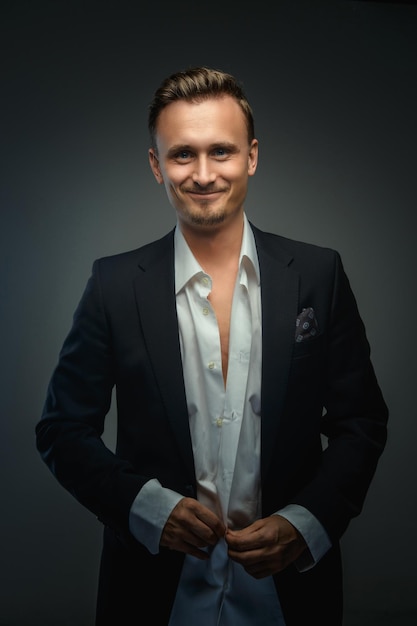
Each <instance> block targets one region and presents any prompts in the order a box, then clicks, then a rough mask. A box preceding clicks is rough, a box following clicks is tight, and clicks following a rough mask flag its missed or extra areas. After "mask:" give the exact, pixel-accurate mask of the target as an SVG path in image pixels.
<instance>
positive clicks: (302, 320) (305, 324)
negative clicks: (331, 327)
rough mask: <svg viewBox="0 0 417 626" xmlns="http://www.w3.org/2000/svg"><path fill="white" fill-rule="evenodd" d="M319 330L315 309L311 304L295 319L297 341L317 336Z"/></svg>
mask: <svg viewBox="0 0 417 626" xmlns="http://www.w3.org/2000/svg"><path fill="white" fill-rule="evenodd" d="M318 331H319V327H318V324H317V320H316V316H315V314H314V309H313V308H312V307H311V306H310V307H308V308H306V309H303V310H302V311H301V313H299V314H298V316H297V319H296V321H295V341H297V342H300V341H306V340H307V339H311V338H312V337H315V336H316V335H317V333H318Z"/></svg>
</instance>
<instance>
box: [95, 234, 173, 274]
mask: <svg viewBox="0 0 417 626" xmlns="http://www.w3.org/2000/svg"><path fill="white" fill-rule="evenodd" d="M173 248H174V230H172V231H170V232H169V233H167V234H166V235H164V236H163V237H161V238H160V239H157V240H155V241H152V242H149V243H146V244H144V245H143V246H140V247H139V248H135V249H133V250H127V251H125V252H119V253H118V254H113V255H109V256H103V257H100V258H98V259H96V260H95V261H94V263H93V273H94V272H99V273H101V274H103V273H104V274H107V275H111V274H116V275H117V276H120V273H121V272H122V273H125V272H128V273H132V272H136V271H137V269H138V267H146V266H147V265H149V264H152V263H155V262H159V261H161V260H162V259H164V258H165V257H166V256H167V255H170V254H172V253H173Z"/></svg>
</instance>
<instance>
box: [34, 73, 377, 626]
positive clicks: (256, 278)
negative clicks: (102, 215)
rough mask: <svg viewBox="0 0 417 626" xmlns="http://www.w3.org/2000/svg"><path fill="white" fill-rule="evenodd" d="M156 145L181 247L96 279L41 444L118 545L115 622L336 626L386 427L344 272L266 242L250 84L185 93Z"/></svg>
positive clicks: (172, 89)
mask: <svg viewBox="0 0 417 626" xmlns="http://www.w3.org/2000/svg"><path fill="white" fill-rule="evenodd" d="M149 130H150V135H151V148H150V150H149V161H150V166H151V169H152V172H153V174H154V176H155V178H156V180H157V182H158V183H160V184H163V185H164V186H165V189H166V193H167V196H168V198H169V201H170V202H171V204H172V206H173V207H174V209H175V211H176V215H177V224H176V227H175V229H174V230H173V231H172V232H170V233H168V234H167V235H166V236H165V237H163V238H162V239H160V240H159V241H156V242H153V243H150V244H148V245H146V246H143V247H142V248H140V249H138V250H135V251H133V252H128V253H124V254H120V255H116V256H113V257H107V258H103V259H100V260H98V261H96V262H95V263H94V266H93V272H92V276H91V278H90V280H89V282H88V285H87V287H86V290H85V293H84V295H83V297H82V299H81V302H80V304H79V306H78V309H77V311H76V313H75V315H74V322H73V326H72V329H71V331H70V333H69V335H68V337H67V339H66V341H65V343H64V346H63V348H62V351H61V354H60V358H59V362H58V365H57V367H56V369H55V372H54V373H53V376H52V379H51V382H50V386H49V390H48V394H47V399H46V403H45V409H44V413H43V416H42V419H41V421H40V422H39V424H38V426H37V446H38V449H39V451H40V453H41V455H42V457H43V459H44V460H45V462H46V463H47V464H48V466H49V467H50V468H51V470H52V472H53V473H54V474H55V476H56V478H57V479H58V480H59V481H60V482H61V483H62V485H63V486H64V487H65V488H66V489H68V490H69V491H70V492H71V493H72V494H73V495H74V496H75V497H76V498H77V499H78V500H79V501H80V502H81V503H82V504H83V505H84V506H86V507H87V508H88V509H89V510H91V511H92V512H93V513H94V514H95V515H97V517H98V518H99V519H100V520H101V521H102V522H103V524H104V526H105V531H104V545H103V554H102V561H101V571H100V584H99V592H98V601H97V617H96V624H97V626H102V625H107V624H118V625H119V624H120V625H123V626H125V625H126V624H132V625H133V624H139V623H143V621H144V620H143V615H145V616H146V619H145V621H146V623H152V624H155V625H161V626H162V625H169V626H178V625H180V626H184V624H189V625H190V626H194V624H198V625H199V626H215V625H219V626H229V625H232V626H237V625H239V626H271V625H283V624H285V625H286V626H300V625H304V624H307V623H316V622H317V623H320V624H321V625H322V626H323V625H329V626H330V625H331V626H337V625H339V624H341V623H342V575H341V562H340V551H339V539H340V537H341V536H342V534H343V533H344V531H345V530H346V528H347V526H348V524H349V521H350V520H351V519H352V517H354V516H356V515H358V514H359V513H360V511H361V508H362V506H363V502H364V499H365V496H366V492H367V490H368V487H369V485H370V482H371V480H372V478H373V475H374V473H375V469H376V466H377V462H378V459H379V457H380V455H381V453H382V451H383V448H384V446H385V442H386V434H387V431H386V422H387V416H388V414H387V408H386V405H385V403H384V400H383V397H382V395H381V391H380V388H379V386H378V383H377V381H376V378H375V374H374V370H373V367H372V364H371V361H370V355H369V345H368V341H367V339H366V335H365V330H364V326H363V323H362V321H361V318H360V316H359V313H358V310H357V306H356V302H355V299H354V296H353V294H352V292H351V289H350V286H349V282H348V279H347V277H346V275H345V273H344V270H343V266H342V263H341V260H340V257H339V255H338V254H337V253H336V252H335V251H332V250H329V249H324V248H320V247H317V246H312V245H308V244H305V243H300V242H296V241H291V240H289V239H285V238H283V237H280V236H277V235H273V234H269V233H265V232H261V231H260V230H259V229H257V228H256V227H255V226H254V225H253V224H251V223H250V222H249V220H248V218H247V216H246V214H245V210H244V202H245V197H246V193H247V186H248V180H249V177H250V176H253V175H254V174H255V171H256V167H257V162H258V141H257V140H256V138H255V133H254V123H253V115H252V111H251V107H250V105H249V103H248V101H247V99H246V97H245V95H244V93H243V91H242V89H241V86H240V85H239V83H238V82H237V81H236V79H235V78H234V77H233V76H230V75H228V74H225V73H223V72H220V71H216V70H212V69H209V68H193V69H190V70H187V71H185V72H179V73H177V74H174V75H172V76H170V77H168V78H167V79H166V80H165V81H164V82H163V83H162V85H161V86H160V88H159V89H158V90H157V92H156V93H155V95H154V99H153V101H152V103H151V106H150V112H149ZM114 387H115V389H116V397H117V410H118V438H117V449H116V453H115V454H113V453H112V452H111V451H110V450H108V449H107V448H106V447H105V446H104V444H103V442H102V440H101V435H102V433H103V428H104V420H105V416H106V413H107V412H108V409H109V406H110V399H111V394H112V390H113V388H114ZM323 435H324V436H325V437H326V438H327V441H328V445H322V436H323Z"/></svg>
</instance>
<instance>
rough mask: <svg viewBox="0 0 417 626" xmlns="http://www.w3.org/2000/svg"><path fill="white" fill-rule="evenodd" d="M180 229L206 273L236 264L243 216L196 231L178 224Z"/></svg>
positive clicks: (241, 234) (240, 243) (240, 242)
mask: <svg viewBox="0 0 417 626" xmlns="http://www.w3.org/2000/svg"><path fill="white" fill-rule="evenodd" d="M180 228H181V231H182V234H183V235H184V238H185V240H186V242H187V243H188V245H189V247H190V249H191V251H192V253H193V254H194V256H195V258H196V259H197V261H198V262H199V263H200V265H201V267H203V268H204V269H205V270H206V271H207V272H209V270H210V268H214V269H215V268H221V267H225V266H228V265H229V264H230V263H237V261H238V259H239V254H240V249H241V246H242V236H243V215H242V216H240V219H239V220H235V221H234V222H232V223H230V224H227V225H225V224H220V225H219V226H217V227H215V226H212V227H210V228H205V229H201V230H196V229H190V228H188V227H187V225H184V224H180ZM209 273H210V272H209Z"/></svg>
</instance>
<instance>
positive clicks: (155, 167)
mask: <svg viewBox="0 0 417 626" xmlns="http://www.w3.org/2000/svg"><path fill="white" fill-rule="evenodd" d="M148 156H149V165H150V166H151V170H152V172H153V175H154V176H155V178H156V182H157V183H159V184H160V185H161V184H162V183H163V182H164V180H163V178H162V174H161V168H160V167H159V159H158V157H157V155H156V152H155V150H154V149H153V148H149V150H148Z"/></svg>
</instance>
